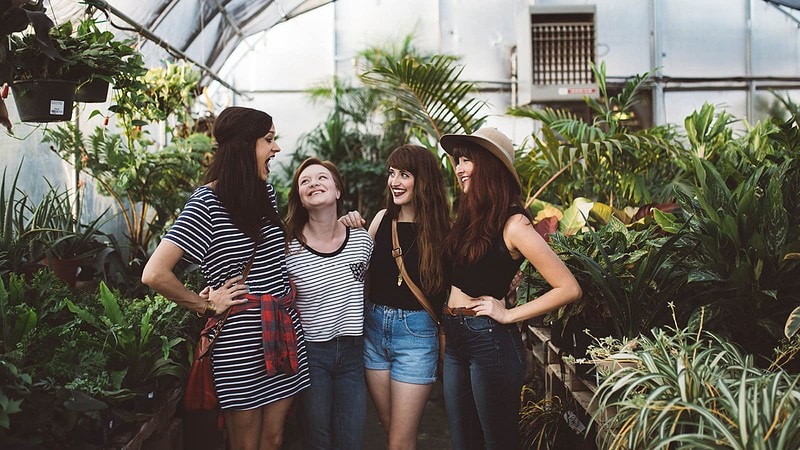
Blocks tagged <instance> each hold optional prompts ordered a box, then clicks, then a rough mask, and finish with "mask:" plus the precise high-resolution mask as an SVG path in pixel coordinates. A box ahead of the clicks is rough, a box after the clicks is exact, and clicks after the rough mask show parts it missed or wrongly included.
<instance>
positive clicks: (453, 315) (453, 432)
mask: <svg viewBox="0 0 800 450" xmlns="http://www.w3.org/2000/svg"><path fill="white" fill-rule="evenodd" d="M441 145H442V147H443V148H444V149H445V151H447V153H449V154H450V155H452V156H453V158H454V160H455V163H456V176H457V177H458V179H459V182H460V185H461V190H462V193H463V195H462V196H461V198H460V200H459V207H458V216H457V219H456V221H455V223H454V225H453V228H452V231H451V232H450V234H449V236H448V238H447V240H446V242H445V249H446V253H447V256H448V258H449V260H450V263H451V277H452V278H451V284H452V287H451V290H450V295H449V297H448V300H447V303H446V304H445V305H444V307H443V308H442V311H443V314H442V324H443V326H444V330H445V335H446V336H447V346H446V349H445V359H444V396H445V405H446V408H447V417H448V423H449V427H450V436H451V442H452V446H453V448H454V449H456V450H461V449H478V448H486V449H514V448H518V445H519V425H518V423H519V417H518V416H519V407H520V390H521V388H522V384H523V378H524V375H525V366H524V362H525V355H524V347H523V345H522V339H521V336H520V333H519V329H518V328H517V326H516V322H519V321H522V320H525V319H528V318H531V317H536V316H540V315H542V314H545V313H547V312H548V311H552V310H554V309H556V308H558V307H560V306H562V305H565V304H567V303H570V302H572V301H575V300H576V299H578V298H579V297H580V296H581V289H580V286H579V285H578V282H577V281H576V280H575V277H574V276H573V275H572V273H570V271H569V269H567V267H566V266H565V265H564V263H563V262H562V261H561V260H560V259H559V258H558V256H556V254H555V253H554V252H553V251H552V250H551V249H550V246H549V245H547V243H546V242H545V241H544V239H542V237H541V236H540V235H539V234H538V233H537V232H536V231H535V230H534V228H533V224H532V223H531V219H530V217H529V215H528V213H527V212H526V211H525V208H523V206H522V200H521V191H522V187H521V184H520V181H519V176H518V175H517V172H516V170H515V169H514V147H513V145H512V144H511V140H510V139H509V138H508V137H506V136H505V135H504V134H503V133H501V132H499V131H498V130H496V129H494V128H481V129H480V130H478V131H476V132H475V133H473V134H449V135H445V136H442V139H441ZM523 259H527V260H528V261H530V262H531V263H532V264H533V266H534V267H535V268H536V270H538V271H539V273H540V274H541V275H542V276H543V277H544V279H545V280H547V282H548V283H549V284H550V285H551V286H552V289H551V290H549V291H548V292H546V293H545V294H543V295H541V296H540V297H538V298H536V299H535V300H532V301H528V302H527V303H525V304H524V305H520V306H515V307H513V308H507V307H506V305H505V303H504V302H503V300H501V299H502V298H503V297H504V296H505V294H506V292H507V291H508V286H509V285H510V284H511V280H512V279H513V277H514V275H515V274H516V272H517V270H518V269H519V267H520V265H521V264H522V261H523Z"/></svg>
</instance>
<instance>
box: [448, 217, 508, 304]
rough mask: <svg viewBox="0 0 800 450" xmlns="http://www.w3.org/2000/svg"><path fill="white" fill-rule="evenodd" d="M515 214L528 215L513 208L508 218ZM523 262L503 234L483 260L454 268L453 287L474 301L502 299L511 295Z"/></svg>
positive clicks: (496, 238)
mask: <svg viewBox="0 0 800 450" xmlns="http://www.w3.org/2000/svg"><path fill="white" fill-rule="evenodd" d="M514 214H524V211H523V210H522V208H520V207H518V206H513V207H511V208H510V209H509V211H508V217H511V216H513V215H514ZM523 259H524V258H519V259H514V258H512V257H511V253H509V251H508V248H507V247H506V243H505V241H504V240H503V232H502V230H501V231H500V233H499V235H498V236H497V237H495V239H494V242H492V246H491V247H489V250H488V251H487V252H486V254H484V255H483V257H481V259H479V260H478V261H475V262H474V263H472V264H467V265H458V264H453V269H452V272H451V277H452V280H453V286H456V287H457V288H459V289H461V291H462V292H464V293H465V294H467V295H469V296H470V297H480V296H481V295H490V296H492V297H494V298H497V299H502V298H503V297H505V295H506V294H507V293H508V288H509V287H510V286H511V280H512V279H513V278H514V275H515V274H516V273H517V270H519V266H520V265H522V261H523Z"/></svg>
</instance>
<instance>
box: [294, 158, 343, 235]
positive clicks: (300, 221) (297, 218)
mask: <svg viewBox="0 0 800 450" xmlns="http://www.w3.org/2000/svg"><path fill="white" fill-rule="evenodd" d="M311 166H322V167H324V168H326V169H328V171H330V173H331V176H333V184H335V185H336V189H338V190H339V192H340V193H341V195H340V196H339V199H338V200H336V213H337V214H341V212H342V207H343V200H342V198H343V196H344V183H342V175H341V174H340V173H339V168H338V167H336V164H334V163H332V162H330V161H322V160H320V159H319V158H313V157H312V158H308V159H306V160H305V161H303V162H302V163H301V164H300V167H298V168H297V170H295V171H294V177H292V187H291V188H290V189H289V200H288V206H287V213H286V228H287V230H288V231H289V235H290V236H289V239H292V238H294V239H297V240H298V241H300V242H305V241H306V239H305V238H304V237H303V227H304V226H306V224H307V223H308V210H306V208H305V207H304V206H303V202H302V201H301V200H300V185H299V180H300V174H301V173H302V172H303V171H304V170H306V168H307V167H311Z"/></svg>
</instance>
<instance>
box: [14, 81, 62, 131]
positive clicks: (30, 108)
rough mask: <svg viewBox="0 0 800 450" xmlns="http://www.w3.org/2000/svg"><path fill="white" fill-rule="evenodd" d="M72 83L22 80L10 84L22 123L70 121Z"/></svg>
mask: <svg viewBox="0 0 800 450" xmlns="http://www.w3.org/2000/svg"><path fill="white" fill-rule="evenodd" d="M75 85H76V83H75V82H74V81H63V80H24V81H14V82H13V83H11V91H12V92H13V93H14V102H15V103H16V105H17V112H18V113H19V118H20V120H22V121H23V122H64V121H68V120H71V119H72V106H73V104H74V103H75Z"/></svg>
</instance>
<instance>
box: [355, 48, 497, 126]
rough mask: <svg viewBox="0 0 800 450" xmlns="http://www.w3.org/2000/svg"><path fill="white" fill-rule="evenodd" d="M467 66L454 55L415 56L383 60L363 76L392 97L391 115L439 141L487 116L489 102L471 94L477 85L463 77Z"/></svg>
mask: <svg viewBox="0 0 800 450" xmlns="http://www.w3.org/2000/svg"><path fill="white" fill-rule="evenodd" d="M462 70H463V67H461V66H458V65H456V64H455V59H454V58H453V57H451V56H444V55H436V56H434V57H433V58H431V60H430V61H429V62H420V61H419V60H417V59H415V58H413V57H406V58H403V59H402V60H399V61H390V60H385V61H383V63H382V65H378V66H376V67H374V68H373V69H372V70H370V71H368V72H366V73H365V74H363V75H362V76H361V79H362V81H363V82H364V83H365V84H366V85H367V86H369V87H372V88H374V89H376V90H378V91H379V92H381V93H382V94H384V95H386V96H387V97H388V98H391V99H392V101H391V102H389V103H388V104H387V109H388V110H389V111H388V112H389V116H390V117H394V118H395V119H394V120H399V121H402V122H404V123H407V124H408V125H409V126H410V127H411V129H412V133H413V132H415V131H414V130H415V129H416V130H417V131H421V132H423V133H425V134H428V135H430V136H433V137H434V138H436V139H437V140H438V138H439V137H441V136H442V135H444V134H448V133H459V132H464V133H471V132H473V131H475V130H476V129H477V128H478V127H479V126H480V124H481V123H483V121H484V120H485V118H486V115H481V110H482V109H483V107H484V105H485V102H483V101H480V100H477V99H476V98H473V97H471V94H473V93H474V92H475V90H476V88H475V85H474V84H473V83H471V82H468V81H461V80H459V76H460V75H461V71H462Z"/></svg>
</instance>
